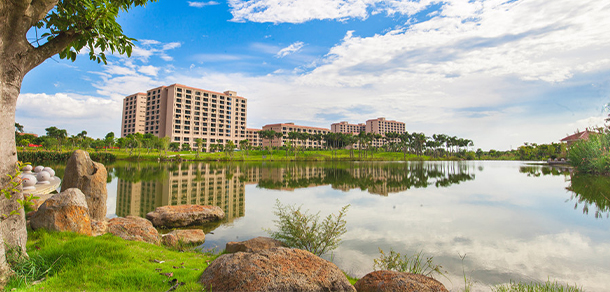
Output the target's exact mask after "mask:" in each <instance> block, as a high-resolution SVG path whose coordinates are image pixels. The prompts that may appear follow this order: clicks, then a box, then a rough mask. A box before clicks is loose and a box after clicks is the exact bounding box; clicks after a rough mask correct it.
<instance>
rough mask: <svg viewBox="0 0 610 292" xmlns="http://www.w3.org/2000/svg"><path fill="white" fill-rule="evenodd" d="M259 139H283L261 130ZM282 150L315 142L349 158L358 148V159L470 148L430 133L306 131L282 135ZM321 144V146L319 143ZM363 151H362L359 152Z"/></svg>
mask: <svg viewBox="0 0 610 292" xmlns="http://www.w3.org/2000/svg"><path fill="white" fill-rule="evenodd" d="M258 133H259V136H260V137H261V138H262V139H266V140H269V141H270V144H271V145H273V144H274V143H273V142H274V141H275V140H276V139H282V138H284V134H283V133H282V132H276V131H274V130H263V131H260V132H258ZM286 138H287V141H286V144H287V145H286V148H287V149H288V148H291V147H293V146H295V145H296V146H301V149H304V148H306V143H307V141H310V142H317V145H324V148H326V149H331V150H336V149H343V148H347V147H349V148H350V150H352V151H350V155H351V156H352V157H353V156H354V153H353V150H354V149H358V150H359V151H358V155H359V157H362V156H364V157H367V156H368V155H369V154H368V153H369V152H370V155H373V152H374V151H375V150H377V149H379V148H385V150H386V151H388V152H399V151H402V152H403V153H404V154H405V156H406V154H407V153H412V154H417V155H424V154H428V155H432V156H435V157H439V156H440V155H445V154H455V153H459V152H463V151H466V150H468V149H469V147H472V146H474V144H473V142H472V140H469V139H463V138H458V137H455V136H448V135H445V134H434V135H432V137H428V136H426V135H425V134H424V133H416V132H413V133H408V132H405V133H402V134H399V133H395V132H389V133H386V134H385V136H383V135H381V134H376V133H366V132H360V133H358V134H355V135H354V134H348V133H332V132H330V133H326V134H321V133H316V134H311V133H307V132H289V133H287V135H286ZM322 141H323V142H324V144H322ZM363 150H364V151H363Z"/></svg>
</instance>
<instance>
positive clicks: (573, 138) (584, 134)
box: [561, 130, 597, 147]
mask: <svg viewBox="0 0 610 292" xmlns="http://www.w3.org/2000/svg"><path fill="white" fill-rule="evenodd" d="M595 134H597V133H595V132H592V131H589V130H585V131H583V132H577V133H576V134H572V135H570V136H567V137H565V138H563V139H561V142H566V143H568V147H570V146H572V144H574V142H576V141H578V140H589V136H591V135H595Z"/></svg>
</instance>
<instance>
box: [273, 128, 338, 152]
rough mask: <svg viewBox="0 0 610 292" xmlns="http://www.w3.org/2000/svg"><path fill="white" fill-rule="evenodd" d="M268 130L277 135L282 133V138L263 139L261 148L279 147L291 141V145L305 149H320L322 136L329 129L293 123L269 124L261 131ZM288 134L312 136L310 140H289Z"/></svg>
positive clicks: (322, 141) (322, 142)
mask: <svg viewBox="0 0 610 292" xmlns="http://www.w3.org/2000/svg"><path fill="white" fill-rule="evenodd" d="M269 130H273V131H275V132H277V133H282V137H281V138H274V139H263V147H268V146H272V147H281V146H283V145H284V144H285V143H286V142H287V141H291V143H293V145H296V146H304V147H306V148H322V147H323V145H324V138H323V136H324V135H325V134H327V133H330V130H329V129H325V128H317V127H309V126H301V125H295V124H294V123H279V124H270V125H265V126H264V127H263V131H269ZM290 132H297V133H308V134H310V135H312V138H311V139H307V140H298V139H294V140H291V139H290V138H289V133H290Z"/></svg>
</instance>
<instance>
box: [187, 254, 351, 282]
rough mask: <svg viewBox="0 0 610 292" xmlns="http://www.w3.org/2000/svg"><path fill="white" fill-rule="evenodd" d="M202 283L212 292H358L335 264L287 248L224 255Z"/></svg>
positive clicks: (210, 269)
mask: <svg viewBox="0 0 610 292" xmlns="http://www.w3.org/2000/svg"><path fill="white" fill-rule="evenodd" d="M199 283H201V284H203V286H204V287H205V288H204V289H209V290H213V291H356V290H355V289H354V286H352V285H351V284H350V283H349V281H348V280H347V278H346V277H345V275H344V274H343V272H341V270H339V268H338V267H337V266H336V265H335V264H333V263H331V262H329V261H327V260H325V259H322V258H320V257H317V256H315V255H314V254H312V253H310V252H308V251H304V250H300V249H291V248H285V247H276V248H271V249H266V250H262V251H260V252H256V253H248V252H238V253H233V254H225V255H222V256H220V257H218V258H217V259H216V260H215V261H213V262H212V263H211V264H210V265H209V266H208V267H207V269H205V271H203V274H202V275H201V278H200V279H199Z"/></svg>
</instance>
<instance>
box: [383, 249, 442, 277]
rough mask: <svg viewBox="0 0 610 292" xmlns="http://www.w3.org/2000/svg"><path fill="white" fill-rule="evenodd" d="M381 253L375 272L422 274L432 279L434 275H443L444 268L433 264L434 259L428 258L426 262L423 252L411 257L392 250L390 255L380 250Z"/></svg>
mask: <svg viewBox="0 0 610 292" xmlns="http://www.w3.org/2000/svg"><path fill="white" fill-rule="evenodd" d="M379 252H380V253H381V256H380V257H379V258H378V259H374V260H373V262H374V264H373V268H374V269H375V270H378V269H379V270H390V271H397V272H408V273H413V274H420V275H424V276H427V277H431V276H432V274H434V273H437V274H440V275H443V272H442V271H441V269H442V268H443V267H442V266H440V265H435V264H433V263H432V259H433V258H434V257H427V258H426V259H425V260H424V255H423V254H422V251H420V252H418V253H416V254H414V255H412V256H411V257H409V256H407V255H401V254H400V253H398V252H395V251H394V250H392V249H390V254H389V255H386V254H385V253H384V252H383V250H382V249H381V248H380V249H379Z"/></svg>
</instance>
